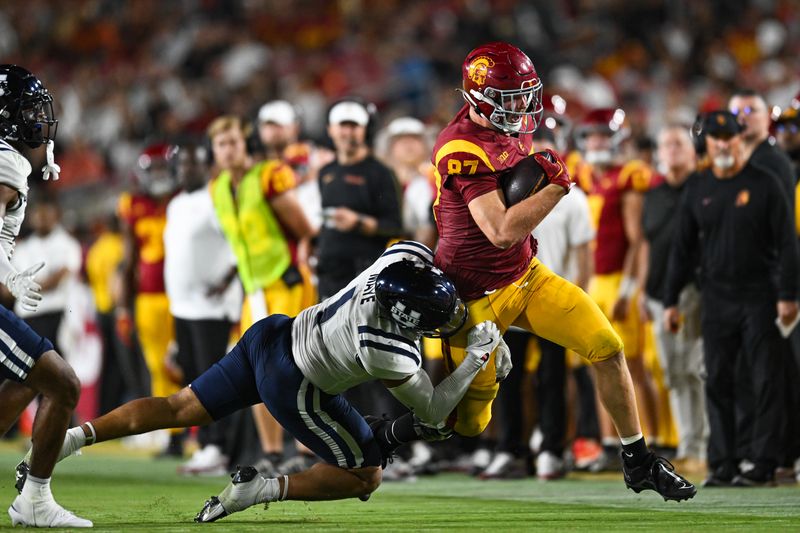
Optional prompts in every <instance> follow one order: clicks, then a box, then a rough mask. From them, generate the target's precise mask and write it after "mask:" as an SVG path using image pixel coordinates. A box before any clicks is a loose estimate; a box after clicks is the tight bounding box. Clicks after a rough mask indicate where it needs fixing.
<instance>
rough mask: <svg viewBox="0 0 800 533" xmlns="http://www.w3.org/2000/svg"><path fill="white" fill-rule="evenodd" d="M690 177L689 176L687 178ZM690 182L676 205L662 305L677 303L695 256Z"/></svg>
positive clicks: (695, 238)
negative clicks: (676, 221)
mask: <svg viewBox="0 0 800 533" xmlns="http://www.w3.org/2000/svg"><path fill="white" fill-rule="evenodd" d="M689 179H690V180H691V179H692V178H691V177H690V178H689ZM691 189H692V187H691V183H689V184H687V186H686V187H685V188H684V190H683V194H682V195H681V201H680V205H679V207H678V227H677V229H676V230H675V236H674V238H673V240H672V246H671V248H670V253H669V260H668V262H667V279H666V283H665V287H664V307H672V306H674V305H677V304H678V296H679V295H680V292H681V290H683V288H684V287H685V286H686V284H687V283H688V282H689V278H690V276H691V274H692V270H693V269H694V267H695V265H694V259H695V258H696V257H697V254H696V253H695V250H696V248H697V239H698V236H697V232H698V226H697V221H696V220H695V218H694V214H693V213H692V209H691V199H692V194H693V193H691V192H690V191H691Z"/></svg>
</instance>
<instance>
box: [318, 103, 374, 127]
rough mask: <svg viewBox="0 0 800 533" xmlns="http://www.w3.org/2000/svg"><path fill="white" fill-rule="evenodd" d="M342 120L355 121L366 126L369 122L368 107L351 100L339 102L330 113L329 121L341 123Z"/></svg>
mask: <svg viewBox="0 0 800 533" xmlns="http://www.w3.org/2000/svg"><path fill="white" fill-rule="evenodd" d="M342 122H355V123H356V124H358V125H359V126H366V125H367V124H368V123H369V113H368V112H367V108H366V107H364V106H363V105H361V104H359V103H358V102H353V101H351V100H347V101H344V102H339V103H338V104H336V105H335V106H333V107H332V108H331V111H330V113H328V123H329V124H341V123H342Z"/></svg>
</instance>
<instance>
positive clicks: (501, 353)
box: [494, 337, 514, 383]
mask: <svg viewBox="0 0 800 533" xmlns="http://www.w3.org/2000/svg"><path fill="white" fill-rule="evenodd" d="M513 367H514V365H512V364H511V350H510V349H509V348H508V345H507V344H506V341H505V340H503V337H500V343H499V344H498V345H497V351H496V352H495V354H494V371H495V374H496V375H497V380H496V381H497V383H500V382H501V381H503V380H504V379H506V378H507V377H508V373H509V372H511V369H512V368H513Z"/></svg>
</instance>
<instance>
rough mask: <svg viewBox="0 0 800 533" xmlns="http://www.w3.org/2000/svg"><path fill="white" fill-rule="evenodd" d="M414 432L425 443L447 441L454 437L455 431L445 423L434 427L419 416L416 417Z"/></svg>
mask: <svg viewBox="0 0 800 533" xmlns="http://www.w3.org/2000/svg"><path fill="white" fill-rule="evenodd" d="M414 432H415V433H416V434H417V436H418V437H419V438H420V439H422V440H424V441H425V442H435V441H439V440H447V439H449V438H450V437H452V436H453V429H452V428H450V427H449V426H448V425H447V424H445V423H444V422H440V423H438V424H436V425H435V426H433V425H431V424H428V423H427V422H424V421H423V420H422V419H421V418H420V417H418V416H417V415H414Z"/></svg>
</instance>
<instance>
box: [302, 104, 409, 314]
mask: <svg viewBox="0 0 800 533" xmlns="http://www.w3.org/2000/svg"><path fill="white" fill-rule="evenodd" d="M369 120H370V116H369V113H368V112H367V109H366V108H365V106H364V105H362V104H361V103H360V102H356V101H349V100H346V101H343V102H339V103H338V104H336V105H334V106H333V107H332V108H331V110H330V112H329V114H328V134H329V135H330V137H331V139H332V140H333V144H334V147H335V148H336V161H334V162H333V163H330V164H328V165H326V166H324V167H323V168H322V169H321V170H320V172H319V186H320V193H321V197H322V214H323V226H322V228H321V230H320V234H319V240H318V246H319V248H318V258H319V259H318V264H317V275H318V277H319V297H320V300H322V299H324V298H327V297H329V296H332V295H333V294H335V293H336V292H337V291H338V290H339V289H341V288H343V287H344V286H346V285H347V284H348V283H349V282H350V280H352V279H353V278H354V277H356V276H357V275H358V274H360V273H361V271H362V270H364V269H365V268H366V267H367V266H369V265H371V264H372V263H373V262H374V261H375V260H376V259H377V258H378V257H379V256H380V255H381V253H383V251H384V249H385V248H386V244H387V242H388V241H389V240H390V239H391V238H393V237H399V236H401V235H402V233H403V231H402V227H403V226H402V218H401V214H400V213H401V211H400V191H399V186H398V184H397V180H396V179H395V177H394V174H393V173H392V171H391V170H389V168H388V167H386V166H385V165H383V164H382V163H381V162H380V161H378V160H377V159H375V158H374V157H373V156H372V155H371V153H370V148H369V146H368V145H367V143H366V131H367V125H368V123H369Z"/></svg>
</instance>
